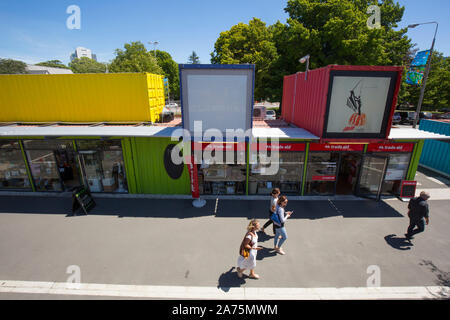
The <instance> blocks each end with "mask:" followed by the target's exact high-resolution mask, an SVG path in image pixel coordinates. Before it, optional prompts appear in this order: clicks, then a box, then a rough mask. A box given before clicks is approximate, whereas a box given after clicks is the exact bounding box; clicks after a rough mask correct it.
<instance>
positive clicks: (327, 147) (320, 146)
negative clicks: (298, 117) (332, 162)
mask: <svg viewBox="0 0 450 320" xmlns="http://www.w3.org/2000/svg"><path fill="white" fill-rule="evenodd" d="M309 151H335V152H336V151H353V152H362V151H364V144H341V143H336V144H330V143H311V144H310V145H309Z"/></svg>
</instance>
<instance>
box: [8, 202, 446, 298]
mask: <svg viewBox="0 0 450 320" xmlns="http://www.w3.org/2000/svg"><path fill="white" fill-rule="evenodd" d="M96 201H97V207H96V208H95V209H94V210H93V211H92V212H91V214H90V215H88V216H75V217H73V216H69V215H68V213H70V209H71V199H69V198H64V197H45V198H40V197H11V196H10V197H1V196H0V261H2V263H1V264H0V279H1V280H18V281H44V282H45V281H47V282H66V281H67V279H68V277H69V276H70V275H71V274H67V273H66V271H67V268H68V267H69V266H72V265H76V266H79V267H80V270H81V282H82V283H100V284H101V283H104V284H124V285H150V286H188V287H197V286H206V287H218V288H220V289H221V290H222V291H224V292H227V291H229V290H230V288H235V287H236V288H239V287H241V288H252V287H258V288H270V287H274V288H275V287H276V288H318V287H322V288H344V287H365V286H366V284H367V279H368V278H369V277H370V276H371V273H368V267H369V266H372V265H376V266H378V267H379V268H380V271H381V286H383V287H403V286H409V287H413V286H419V287H422V286H449V285H450V276H449V271H450V250H449V248H450V235H449V233H448V230H449V228H450V217H449V215H448V206H449V205H450V201H448V200H443V201H431V202H430V207H431V224H430V225H429V226H428V227H427V229H426V231H425V233H423V234H419V235H417V236H416V239H415V240H413V242H412V243H409V242H407V241H406V240H405V239H404V236H403V233H404V232H405V231H406V227H407V224H408V219H407V218H406V217H405V213H406V206H407V203H405V202H401V201H399V200H397V199H390V200H386V201H382V202H374V201H370V200H361V201H347V200H342V201H290V202H289V208H288V209H289V210H292V209H293V210H295V214H294V215H293V217H292V219H290V220H289V221H288V223H287V230H288V235H289V239H288V240H287V242H286V245H285V246H284V249H285V251H286V253H287V254H286V255H285V256H279V255H276V254H275V253H274V252H273V251H271V250H270V248H271V247H273V236H272V235H270V233H269V235H268V236H264V235H260V245H262V246H263V247H265V249H264V250H262V251H260V252H259V254H258V262H257V263H258V264H257V273H258V274H260V276H261V279H260V280H251V279H248V278H246V279H243V280H241V279H238V278H237V276H236V271H235V269H234V267H235V265H236V260H237V254H238V248H239V244H240V241H241V240H242V238H243V236H244V233H245V227H246V225H247V224H248V220H249V219H251V218H258V219H260V220H261V221H262V222H264V221H265V220H266V219H267V206H268V201H255V200H240V201H239V200H219V202H218V205H217V212H216V214H214V211H215V207H216V201H214V200H208V201H207V205H206V206H205V207H204V208H201V209H196V208H193V207H192V205H191V201H190V200H173V199H172V200H156V199H112V198H111V199H110V198H97V199H96ZM369 271H370V270H369Z"/></svg>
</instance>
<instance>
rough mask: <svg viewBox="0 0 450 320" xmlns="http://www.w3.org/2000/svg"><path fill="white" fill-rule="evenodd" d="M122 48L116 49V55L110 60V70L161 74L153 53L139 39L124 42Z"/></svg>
mask: <svg viewBox="0 0 450 320" xmlns="http://www.w3.org/2000/svg"><path fill="white" fill-rule="evenodd" d="M124 49H125V50H122V49H116V51H115V54H116V57H115V58H114V60H113V61H112V62H111V65H110V68H109V71H111V72H150V73H156V74H163V70H162V69H161V67H160V66H159V65H158V62H157V61H156V59H155V57H154V56H153V54H152V53H151V52H149V51H147V49H146V48H145V46H144V44H143V43H142V42H140V41H135V42H131V43H126V44H125V45H124Z"/></svg>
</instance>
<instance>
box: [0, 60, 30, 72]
mask: <svg viewBox="0 0 450 320" xmlns="http://www.w3.org/2000/svg"><path fill="white" fill-rule="evenodd" d="M26 68H27V64H26V63H25V62H22V61H18V60H13V59H1V58H0V74H23V73H28V72H27V69H26Z"/></svg>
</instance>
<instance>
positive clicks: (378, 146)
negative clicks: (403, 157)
mask: <svg viewBox="0 0 450 320" xmlns="http://www.w3.org/2000/svg"><path fill="white" fill-rule="evenodd" d="M413 150H414V143H370V144H369V146H368V147H367V151H368V152H412V151H413Z"/></svg>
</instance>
